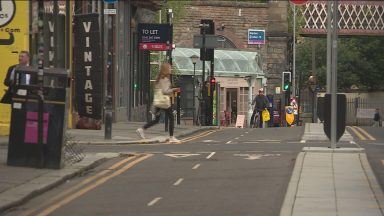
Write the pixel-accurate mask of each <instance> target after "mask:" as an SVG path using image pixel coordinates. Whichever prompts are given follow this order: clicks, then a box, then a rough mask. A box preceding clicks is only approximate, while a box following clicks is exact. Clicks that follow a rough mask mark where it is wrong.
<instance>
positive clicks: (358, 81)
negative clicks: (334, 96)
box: [296, 36, 384, 91]
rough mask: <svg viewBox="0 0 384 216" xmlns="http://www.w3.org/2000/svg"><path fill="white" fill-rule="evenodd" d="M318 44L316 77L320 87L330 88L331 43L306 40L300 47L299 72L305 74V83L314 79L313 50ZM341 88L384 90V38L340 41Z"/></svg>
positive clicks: (339, 66) (298, 47)
mask: <svg viewBox="0 0 384 216" xmlns="http://www.w3.org/2000/svg"><path fill="white" fill-rule="evenodd" d="M311 40H316V76H317V81H318V83H319V84H320V85H322V86H325V84H326V68H327V67H326V56H327V44H326V43H327V41H326V39H325V38H320V39H319V38H318V39H312V38H304V39H303V40H302V42H301V43H300V44H297V50H296V53H297V55H296V56H297V59H296V65H297V66H296V71H298V72H302V73H303V78H304V81H306V80H307V79H308V77H309V76H310V75H311V69H312V46H311ZM338 48H339V50H338V68H337V70H338V78H337V79H338V88H339V89H340V90H349V89H350V88H351V86H352V85H355V86H357V87H358V88H359V89H362V90H368V91H372V90H383V89H384V85H383V80H384V38H383V37H358V36H354V37H349V38H339V43H338Z"/></svg>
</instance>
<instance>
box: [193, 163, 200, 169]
mask: <svg viewBox="0 0 384 216" xmlns="http://www.w3.org/2000/svg"><path fill="white" fill-rule="evenodd" d="M200 166H201V164H196V165H195V166H194V167H192V169H193V170H195V169H197V168H199V167H200Z"/></svg>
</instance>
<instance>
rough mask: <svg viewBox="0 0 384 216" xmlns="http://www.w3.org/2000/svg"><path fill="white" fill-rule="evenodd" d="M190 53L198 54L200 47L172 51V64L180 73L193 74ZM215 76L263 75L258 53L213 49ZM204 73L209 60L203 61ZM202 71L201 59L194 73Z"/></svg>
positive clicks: (207, 68) (208, 68)
mask: <svg viewBox="0 0 384 216" xmlns="http://www.w3.org/2000/svg"><path fill="white" fill-rule="evenodd" d="M192 55H197V56H200V49H193V48H176V49H174V50H173V52H172V57H173V60H174V65H175V66H176V67H177V69H178V70H179V71H180V73H181V75H193V63H192V60H191V58H190V57H191V56H192ZM214 64H215V76H239V77H245V76H264V72H263V71H262V70H261V68H260V65H261V60H260V54H259V53H258V52H249V51H233V50H215V61H214ZM205 68H206V69H205V70H206V73H207V71H208V70H210V62H208V61H206V62H205ZM201 73H202V61H200V60H199V61H198V62H197V63H196V74H197V75H199V74H201Z"/></svg>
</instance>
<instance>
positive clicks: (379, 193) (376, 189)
mask: <svg viewBox="0 0 384 216" xmlns="http://www.w3.org/2000/svg"><path fill="white" fill-rule="evenodd" d="M359 158H360V162H361V166H362V167H363V170H364V172H365V175H366V177H367V181H368V183H369V187H370V188H371V190H372V192H373V194H374V196H375V199H376V202H377V205H378V208H379V209H380V212H381V215H384V209H383V207H384V200H383V199H381V197H384V193H383V190H382V189H381V187H380V184H379V183H378V181H377V178H376V176H375V174H374V173H373V171H372V168H371V166H370V164H369V162H368V158H367V155H366V154H365V153H362V154H359Z"/></svg>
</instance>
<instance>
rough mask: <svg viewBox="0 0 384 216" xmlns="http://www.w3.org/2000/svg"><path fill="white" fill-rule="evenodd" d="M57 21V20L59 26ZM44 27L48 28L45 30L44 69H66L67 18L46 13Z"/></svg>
mask: <svg viewBox="0 0 384 216" xmlns="http://www.w3.org/2000/svg"><path fill="white" fill-rule="evenodd" d="M55 19H57V26H56V24H55ZM44 26H46V28H44V67H51V68H52V67H56V68H64V67H65V38H64V36H65V16H64V15H62V14H59V15H54V14H52V13H45V14H44ZM56 32H57V34H56ZM55 35H56V37H55Z"/></svg>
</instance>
